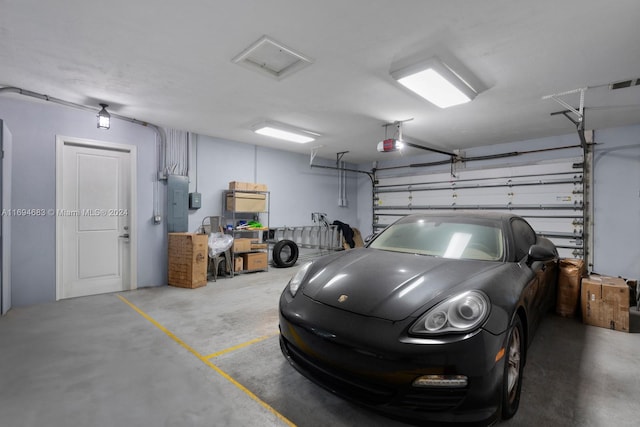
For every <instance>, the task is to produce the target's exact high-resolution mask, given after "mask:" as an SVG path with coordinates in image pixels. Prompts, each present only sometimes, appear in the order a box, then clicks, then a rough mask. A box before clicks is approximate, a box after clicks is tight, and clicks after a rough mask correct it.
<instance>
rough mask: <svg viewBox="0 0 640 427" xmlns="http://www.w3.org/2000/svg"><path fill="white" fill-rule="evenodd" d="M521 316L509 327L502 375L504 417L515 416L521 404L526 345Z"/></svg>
mask: <svg viewBox="0 0 640 427" xmlns="http://www.w3.org/2000/svg"><path fill="white" fill-rule="evenodd" d="M524 339H525V336H524V332H523V329H522V321H521V320H520V316H516V317H515V319H514V321H513V324H512V325H511V328H510V329H509V339H508V340H507V346H506V348H505V351H506V354H505V361H504V374H503V377H502V419H504V420H506V419H509V418H511V417H513V416H514V415H515V414H516V412H517V411H518V405H519V404H520V390H521V389H522V372H523V370H524V362H525V351H526V346H525V342H524Z"/></svg>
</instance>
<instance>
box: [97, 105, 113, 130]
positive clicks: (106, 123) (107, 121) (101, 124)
mask: <svg viewBox="0 0 640 427" xmlns="http://www.w3.org/2000/svg"><path fill="white" fill-rule="evenodd" d="M100 106H101V107H102V110H100V112H98V129H109V128H110V127H111V115H110V114H109V113H108V112H107V107H108V106H109V105H108V104H100Z"/></svg>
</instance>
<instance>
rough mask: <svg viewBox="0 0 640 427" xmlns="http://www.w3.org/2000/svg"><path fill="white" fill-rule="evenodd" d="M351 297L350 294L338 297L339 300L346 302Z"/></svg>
mask: <svg viewBox="0 0 640 427" xmlns="http://www.w3.org/2000/svg"><path fill="white" fill-rule="evenodd" d="M348 298H349V295H344V294H342V295H340V298H338V302H345V301H346V300H347V299H348Z"/></svg>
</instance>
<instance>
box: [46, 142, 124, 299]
mask: <svg viewBox="0 0 640 427" xmlns="http://www.w3.org/2000/svg"><path fill="white" fill-rule="evenodd" d="M60 144H61V145H62V147H58V150H59V152H58V162H59V165H58V166H59V172H58V179H59V180H61V182H59V183H58V187H57V188H58V191H59V192H60V193H61V194H58V195H57V211H56V215H57V216H56V218H57V230H58V232H59V234H58V236H57V240H58V242H57V243H58V246H59V251H58V263H57V264H58V269H59V270H58V282H59V283H58V298H72V297H78V296H84V295H94V294H101V293H107V292H118V291H123V290H128V289H132V288H133V287H135V286H132V280H131V266H132V258H134V257H132V256H131V255H132V252H131V240H132V237H133V235H134V234H133V231H134V230H132V224H133V223H135V221H133V218H134V217H133V215H132V213H133V212H132V206H131V203H132V170H131V169H132V164H135V163H133V162H132V159H131V156H132V152H131V150H130V149H129V148H126V147H123V146H120V145H115V144H114V145H109V144H95V143H84V142H80V143H78V142H77V141H75V142H74V141H69V139H68V138H67V139H61V140H59V145H60ZM60 150H61V151H62V152H60ZM133 155H134V156H135V153H133ZM60 163H61V164H60ZM130 236H131V237H130Z"/></svg>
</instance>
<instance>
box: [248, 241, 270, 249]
mask: <svg viewBox="0 0 640 427" xmlns="http://www.w3.org/2000/svg"><path fill="white" fill-rule="evenodd" d="M268 247H269V245H268V244H267V243H258V242H257V241H255V240H254V241H252V242H251V250H252V251H256V250H262V249H267V248H268Z"/></svg>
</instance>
